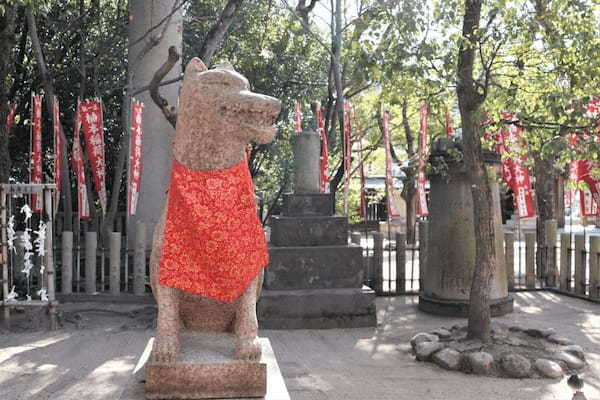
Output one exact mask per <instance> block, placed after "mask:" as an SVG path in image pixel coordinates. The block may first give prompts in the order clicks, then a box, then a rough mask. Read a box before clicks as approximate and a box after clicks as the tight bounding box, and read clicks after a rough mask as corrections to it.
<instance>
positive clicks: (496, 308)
mask: <svg viewBox="0 0 600 400" xmlns="http://www.w3.org/2000/svg"><path fill="white" fill-rule="evenodd" d="M419 310H421V311H425V312H427V313H430V314H436V315H445V316H448V317H468V316H469V302H468V301H462V300H446V299H438V298H435V297H431V296H425V295H423V294H422V295H420V296H419ZM490 310H491V312H492V317H499V316H502V315H505V314H508V313H511V312H512V311H513V297H512V296H510V295H509V296H507V297H502V298H500V299H490Z"/></svg>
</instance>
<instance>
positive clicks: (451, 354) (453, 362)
mask: <svg viewBox="0 0 600 400" xmlns="http://www.w3.org/2000/svg"><path fill="white" fill-rule="evenodd" d="M431 359H432V360H433V362H434V363H436V364H437V365H439V366H440V367H442V368H444V369H448V370H450V371H457V370H459V369H460V359H461V356H460V353H459V352H458V351H456V350H454V349H442V350H440V351H438V352H437V353H435V354H434V355H433V357H432V358H431Z"/></svg>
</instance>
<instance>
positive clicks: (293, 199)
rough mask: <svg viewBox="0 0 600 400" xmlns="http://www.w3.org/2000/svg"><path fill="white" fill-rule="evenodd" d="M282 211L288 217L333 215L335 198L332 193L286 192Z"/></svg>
mask: <svg viewBox="0 0 600 400" xmlns="http://www.w3.org/2000/svg"><path fill="white" fill-rule="evenodd" d="M282 212H283V215H285V216H287V217H301V216H309V215H312V216H317V215H320V216H329V215H333V198H332V197H331V195H330V194H321V193H314V194H292V193H285V194H284V195H283V208H282Z"/></svg>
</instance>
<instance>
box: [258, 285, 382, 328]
mask: <svg viewBox="0 0 600 400" xmlns="http://www.w3.org/2000/svg"><path fill="white" fill-rule="evenodd" d="M257 311H258V324H259V326H260V327H261V328H262V329H337V328H366V327H374V326H376V325H377V316H376V310H375V292H374V291H373V290H371V289H370V288H367V287H364V288H362V289H359V288H347V289H301V290H263V291H262V295H261V297H260V299H259V300H258V304H257Z"/></svg>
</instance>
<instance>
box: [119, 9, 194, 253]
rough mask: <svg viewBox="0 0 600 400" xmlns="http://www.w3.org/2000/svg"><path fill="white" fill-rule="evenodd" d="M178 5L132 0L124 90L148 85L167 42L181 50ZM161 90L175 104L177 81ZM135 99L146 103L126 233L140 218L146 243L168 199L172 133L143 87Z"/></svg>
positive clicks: (177, 68)
mask: <svg viewBox="0 0 600 400" xmlns="http://www.w3.org/2000/svg"><path fill="white" fill-rule="evenodd" d="M180 5H181V0H162V1H145V0H130V2H129V15H130V21H129V43H130V45H129V56H128V60H129V72H128V81H129V87H128V89H129V90H128V93H133V92H135V91H136V90H137V89H139V88H142V87H145V86H146V85H148V83H149V82H150V81H151V80H152V77H153V76H154V73H155V72H156V70H158V69H159V68H160V66H161V65H162V63H163V62H164V57H165V54H167V53H168V49H169V47H170V46H175V47H176V48H177V51H178V53H180V54H181V47H182V24H183V20H182V19H183V16H182V15H183V13H182V9H181V7H180ZM169 15H170V17H169ZM161 21H162V24H160V22H161ZM159 24H160V25H159ZM157 25H159V26H158V27H157ZM153 28H154V29H153ZM181 71H182V69H181V63H178V64H177V65H176V66H175V68H173V70H171V73H170V74H168V75H167V76H166V77H165V79H173V78H177V77H179V76H180V74H181ZM161 93H162V95H163V96H164V97H165V98H166V99H167V100H168V101H169V103H170V104H177V97H178V94H179V85H178V84H172V85H167V86H163V87H162V92H161ZM137 99H138V100H140V101H141V102H143V103H144V104H145V105H146V107H145V108H144V120H143V124H144V141H143V159H144V169H143V171H142V182H141V189H140V190H141V192H140V199H139V203H138V207H137V216H136V217H135V218H132V220H131V221H130V222H131V223H130V224H129V233H130V234H132V233H134V227H135V225H136V224H135V222H136V220H141V221H144V222H145V223H146V225H147V226H148V228H149V233H150V234H149V235H148V236H147V238H148V243H150V242H151V241H152V232H153V231H154V227H155V226H156V223H157V222H158V219H159V218H160V216H161V214H162V212H163V208H164V205H165V201H166V190H167V185H168V182H169V174H170V170H171V168H170V167H171V157H172V156H171V142H172V141H173V139H174V135H175V132H174V130H173V127H172V126H171V125H170V124H169V122H168V121H167V120H166V119H165V117H164V116H163V113H162V111H161V110H160V109H159V108H158V107H157V106H156V105H155V104H154V103H153V102H152V99H151V98H150V94H149V93H148V92H147V91H144V92H142V93H141V94H139V96H137ZM133 236H134V235H133V234H132V235H130V237H133Z"/></svg>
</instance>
